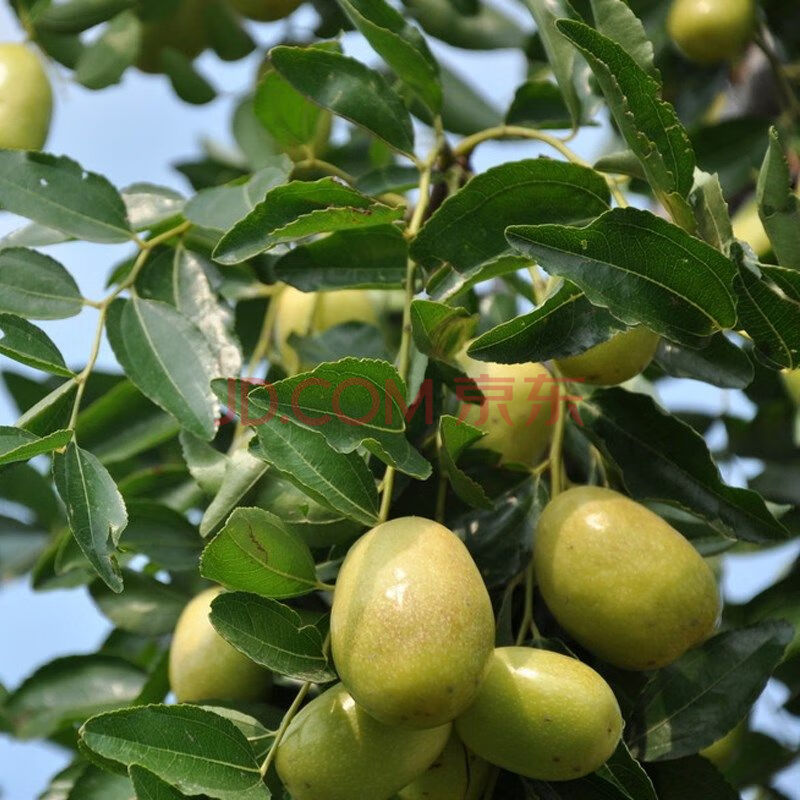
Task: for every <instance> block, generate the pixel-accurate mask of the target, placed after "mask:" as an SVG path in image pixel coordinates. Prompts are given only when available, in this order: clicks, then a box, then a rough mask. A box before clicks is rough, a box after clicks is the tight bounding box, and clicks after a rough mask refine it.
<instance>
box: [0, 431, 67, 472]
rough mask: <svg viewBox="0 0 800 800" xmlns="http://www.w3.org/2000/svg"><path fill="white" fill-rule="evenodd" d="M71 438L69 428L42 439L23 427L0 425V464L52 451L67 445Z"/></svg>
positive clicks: (27, 459)
mask: <svg viewBox="0 0 800 800" xmlns="http://www.w3.org/2000/svg"><path fill="white" fill-rule="evenodd" d="M71 438H72V431H69V430H62V431H55V433H51V434H49V435H48V436H45V437H43V438H41V439H40V438H39V437H38V436H35V435H34V434H32V433H30V432H29V431H26V430H23V429H22V428H14V427H10V426H7V425H0V466H3V465H5V464H11V463H13V462H15V461H29V460H30V459H32V458H34V457H35V456H38V455H41V454H42V453H50V452H52V451H53V450H57V449H58V448H60V447H65V446H66V444H67V442H69V440H70V439H71Z"/></svg>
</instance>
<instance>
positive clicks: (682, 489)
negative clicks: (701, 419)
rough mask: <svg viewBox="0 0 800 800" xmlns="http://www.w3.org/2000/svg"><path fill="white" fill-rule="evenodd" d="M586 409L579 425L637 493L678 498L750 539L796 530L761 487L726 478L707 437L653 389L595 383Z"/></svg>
mask: <svg viewBox="0 0 800 800" xmlns="http://www.w3.org/2000/svg"><path fill="white" fill-rule="evenodd" d="M579 413H580V418H581V422H582V425H581V426H578V427H577V430H579V431H580V432H581V433H582V434H583V435H584V436H586V437H587V438H588V439H589V440H590V441H591V442H592V443H593V444H594V445H595V447H597V448H598V449H599V450H600V451H601V452H602V453H603V454H604V455H605V457H606V458H609V459H610V460H611V461H612V462H614V463H615V464H616V465H617V467H618V468H619V469H620V471H621V474H622V479H623V482H624V484H625V486H626V488H627V489H628V491H629V493H630V494H631V495H632V496H633V497H634V498H636V499H637V500H644V499H650V500H661V501H663V502H665V503H669V504H671V505H676V506H678V507H679V508H683V509H685V510H687V511H690V512H692V513H693V514H695V515H697V516H699V517H702V518H703V519H706V520H708V522H709V523H711V524H712V525H713V526H714V527H715V528H717V529H719V530H720V531H721V532H722V533H725V534H727V535H728V536H732V537H735V538H737V539H742V540H744V541H748V542H755V543H765V542H776V541H783V540H785V539H786V538H787V537H788V532H787V531H786V529H785V528H784V527H783V525H781V523H780V522H778V520H776V519H775V518H774V517H773V516H772V514H770V512H769V511H768V509H767V506H766V505H765V503H764V501H763V500H762V498H761V497H760V496H759V495H758V494H756V493H755V492H752V491H750V490H748V489H739V488H736V487H733V486H727V485H726V484H725V483H723V482H722V479H721V478H720V474H719V469H718V468H717V466H716V464H715V463H714V461H713V460H712V458H711V454H710V453H709V452H708V448H707V447H706V444H705V442H704V441H703V438H702V437H701V436H700V435H699V434H697V433H696V432H695V431H694V430H693V429H692V428H690V427H689V426H688V425H686V424H685V423H683V422H681V421H680V420H679V419H677V418H676V417H674V416H670V415H669V414H667V413H666V412H665V411H663V410H662V409H661V408H659V407H658V406H657V405H656V404H655V402H654V401H653V400H652V399H651V398H650V397H648V396H647V395H643V394H635V393H633V392H626V391H624V390H623V389H616V388H614V389H599V390H595V391H594V392H593V393H592V395H591V396H590V397H589V398H587V399H585V400H584V401H583V402H581V403H580V404H579Z"/></svg>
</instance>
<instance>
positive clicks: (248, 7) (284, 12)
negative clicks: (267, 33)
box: [230, 0, 303, 22]
mask: <svg viewBox="0 0 800 800" xmlns="http://www.w3.org/2000/svg"><path fill="white" fill-rule="evenodd" d="M302 2H303V0H230V3H231V5H232V6H233V7H234V8H235V9H236V10H237V11H238V12H239V13H240V14H241V15H242V16H244V17H247V18H248V19H253V20H256V21H257V22H273V21H275V20H276V19H283V18H284V17H288V16H289V14H291V13H292V12H293V11H294V10H295V9H296V8H298V7H299V6H300V5H301V3H302Z"/></svg>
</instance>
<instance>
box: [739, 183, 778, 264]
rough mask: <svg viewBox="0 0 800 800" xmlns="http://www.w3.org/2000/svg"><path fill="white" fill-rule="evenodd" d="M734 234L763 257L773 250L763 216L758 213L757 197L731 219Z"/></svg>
mask: <svg viewBox="0 0 800 800" xmlns="http://www.w3.org/2000/svg"><path fill="white" fill-rule="evenodd" d="M731 225H732V226H733V235H734V236H735V237H736V238H737V239H741V240H742V241H743V242H747V244H749V245H750V247H752V248H753V251H754V252H755V254H756V255H757V256H759V257H763V256H766V255H768V254H769V252H770V250H772V243H771V242H770V240H769V237H768V236H767V232H766V231H765V230H764V225H763V223H762V222H761V217H759V215H758V204H757V203H756V199H755V198H752V199H751V200H748V201H747V202H746V203H745V204H744V205H743V206H742V207H741V208H740V209H739V210H738V211H737V212H736V213H735V214H734V215H733V218H732V219H731Z"/></svg>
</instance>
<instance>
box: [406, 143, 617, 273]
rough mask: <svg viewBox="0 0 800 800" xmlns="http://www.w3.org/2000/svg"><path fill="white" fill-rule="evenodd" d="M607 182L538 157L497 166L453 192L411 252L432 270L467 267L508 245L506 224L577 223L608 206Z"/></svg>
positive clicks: (590, 172)
mask: <svg viewBox="0 0 800 800" xmlns="http://www.w3.org/2000/svg"><path fill="white" fill-rule="evenodd" d="M608 203H609V193H608V184H607V183H606V182H605V180H604V179H603V178H602V177H601V176H600V175H598V174H597V173H596V172H594V170H591V169H588V168H586V167H580V166H577V165H575V164H569V163H566V162H562V161H552V160H550V159H545V158H538V159H527V160H525V161H516V162H511V163H508V164H503V165H501V166H499V167H493V168H492V169H489V170H487V171H486V172H484V173H482V174H480V175H477V176H476V177H474V178H473V179H472V180H471V181H470V182H469V183H468V184H467V185H466V186H465V187H464V188H463V189H461V190H460V191H459V192H457V193H456V194H454V195H452V196H451V197H449V198H448V199H447V200H445V202H444V203H443V204H442V205H441V207H440V208H439V209H437V211H436V212H435V213H434V214H433V215H432V216H431V217H430V219H429V220H428V221H427V222H426V223H425V225H424V226H423V228H422V230H421V231H420V232H419V235H418V236H417V237H416V239H415V240H414V242H413V243H412V245H411V256H412V257H413V258H414V259H415V260H416V261H417V262H418V263H420V264H421V265H422V266H424V267H426V268H427V269H429V270H433V269H436V268H437V267H440V266H441V265H443V264H449V265H450V266H452V267H453V269H455V270H456V271H458V272H467V271H468V270H470V269H473V268H475V267H478V266H479V265H481V264H483V263H485V262H486V261H488V260H489V259H492V258H494V257H495V256H498V255H500V253H503V252H505V251H506V250H507V249H508V242H507V241H506V238H505V229H506V228H507V227H508V226H509V225H519V224H522V223H533V222H560V223H576V222H582V221H585V220H588V219H592V218H594V217H596V216H597V215H598V214H602V213H603V212H604V211H607V210H608Z"/></svg>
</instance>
